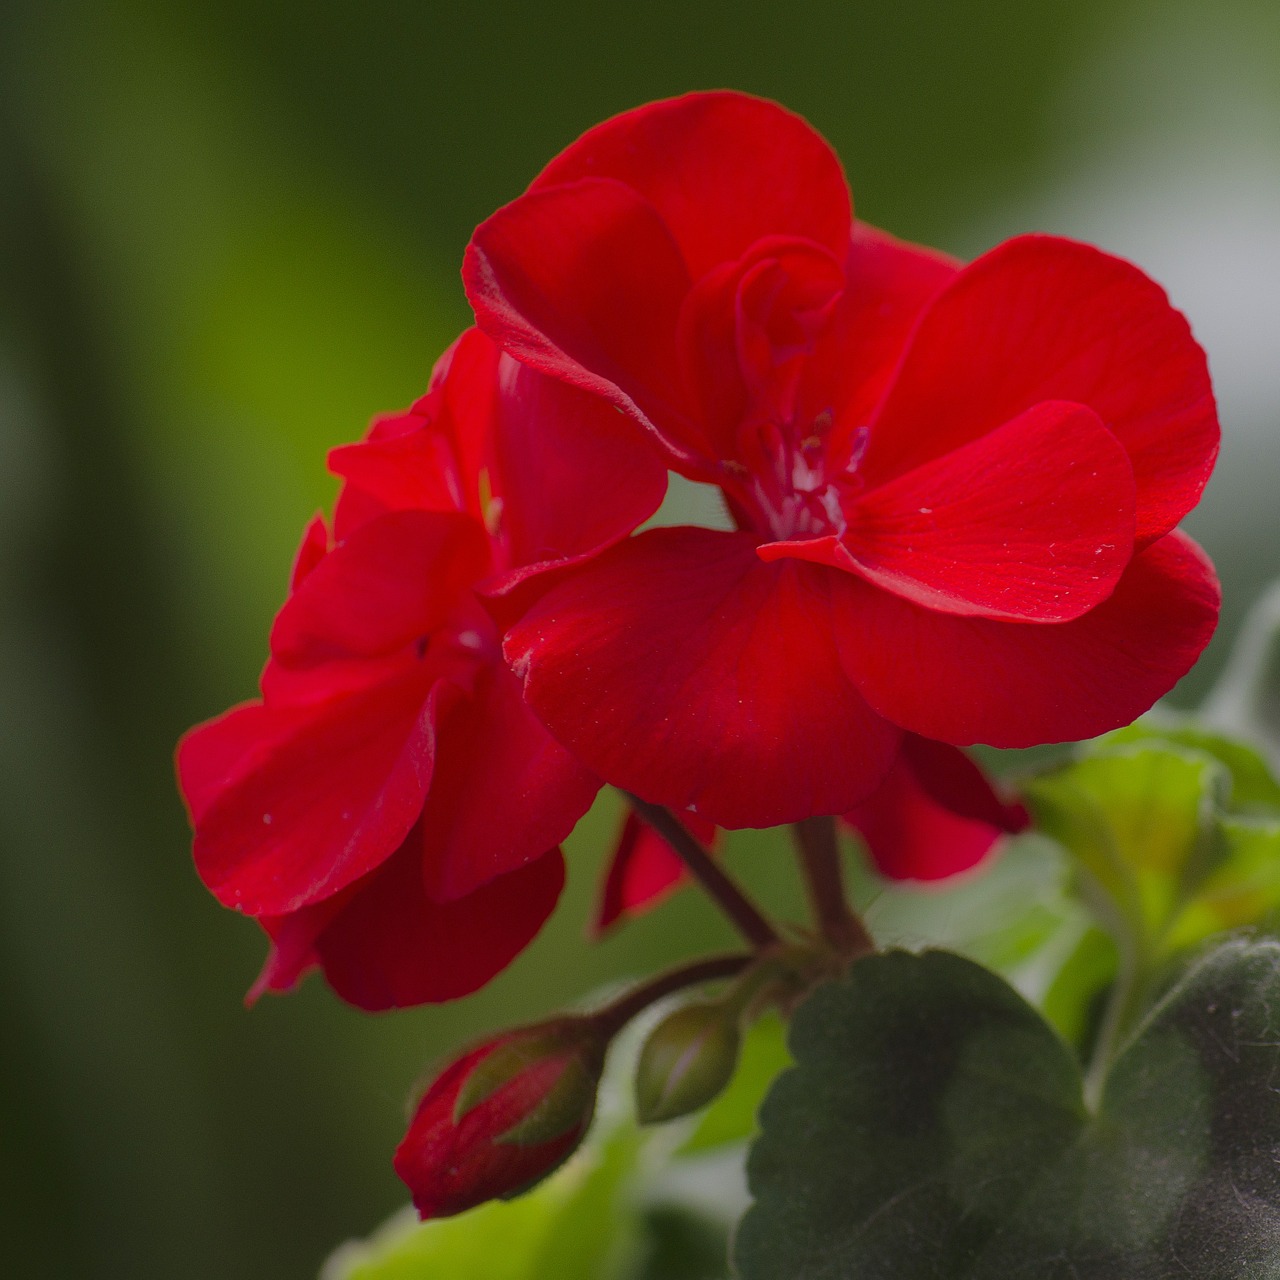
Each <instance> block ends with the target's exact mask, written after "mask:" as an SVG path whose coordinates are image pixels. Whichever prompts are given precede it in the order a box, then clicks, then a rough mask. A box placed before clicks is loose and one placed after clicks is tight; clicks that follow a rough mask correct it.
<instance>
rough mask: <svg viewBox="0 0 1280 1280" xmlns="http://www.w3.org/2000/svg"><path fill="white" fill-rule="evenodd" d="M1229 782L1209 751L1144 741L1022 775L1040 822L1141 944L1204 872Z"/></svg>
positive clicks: (1155, 932) (1166, 919) (1154, 936)
mask: <svg viewBox="0 0 1280 1280" xmlns="http://www.w3.org/2000/svg"><path fill="white" fill-rule="evenodd" d="M1229 787H1230V776H1229V774H1228V773H1227V770H1226V769H1225V768H1224V767H1223V766H1222V765H1221V764H1219V763H1218V762H1217V761H1216V760H1215V759H1213V758H1212V757H1210V756H1207V755H1204V754H1203V753H1201V752H1197V751H1191V750H1188V749H1186V748H1180V747H1174V746H1171V745H1165V744H1163V743H1154V742H1153V743H1136V744H1134V745H1131V746H1120V747H1116V748H1114V749H1112V750H1102V751H1099V752H1098V753H1097V754H1094V755H1089V756H1086V757H1085V758H1083V759H1080V760H1076V761H1074V762H1072V763H1071V764H1068V765H1066V766H1064V767H1063V768H1060V769H1057V770H1055V771H1054V772H1052V773H1049V774H1046V775H1044V776H1043V777H1039V778H1033V779H1031V780H1029V781H1028V782H1027V783H1026V784H1025V791H1024V794H1025V796H1026V799H1027V803H1028V804H1029V806H1030V808H1031V810H1032V812H1033V813H1034V815H1035V819H1036V823H1037V825H1038V827H1039V828H1040V830H1041V831H1043V832H1045V834H1047V835H1049V836H1052V837H1053V838H1054V839H1055V840H1057V841H1059V843H1061V844H1062V845H1064V846H1065V847H1066V848H1067V849H1068V850H1069V851H1070V852H1071V853H1072V854H1074V855H1075V857H1076V859H1077V860H1078V862H1079V863H1080V865H1081V866H1083V867H1084V868H1085V869H1086V871H1088V872H1089V873H1090V875H1091V877H1092V879H1093V881H1094V882H1095V883H1096V884H1097V885H1098V886H1100V887H1101V888H1102V889H1103V890H1105V892H1106V894H1107V896H1108V897H1109V898H1110V900H1111V901H1112V902H1113V903H1114V905H1115V907H1116V908H1117V909H1118V911H1119V912H1120V914H1121V915H1122V916H1123V918H1124V920H1125V921H1126V922H1127V925H1128V928H1129V930H1131V931H1132V933H1133V935H1135V936H1136V937H1137V938H1138V939H1139V941H1140V944H1150V943H1151V942H1154V940H1156V939H1158V938H1159V937H1160V935H1161V934H1162V933H1163V931H1164V930H1165V928H1166V927H1167V925H1168V923H1169V921H1170V919H1171V918H1172V917H1173V915H1174V914H1175V912H1176V911H1178V910H1179V909H1180V907H1181V906H1182V905H1183V903H1184V901H1185V900H1186V898H1187V897H1188V896H1189V892H1190V890H1191V889H1192V888H1193V887H1194V885H1195V884H1196V882H1197V881H1198V879H1199V878H1201V877H1203V875H1204V874H1206V873H1207V871H1208V869H1209V866H1210V864H1211V860H1212V858H1213V855H1214V847H1213V845H1214V839H1215V834H1216V823H1217V818H1218V815H1219V813H1220V811H1221V806H1222V803H1223V801H1224V800H1225V797H1226V796H1227V794H1228V792H1229Z"/></svg>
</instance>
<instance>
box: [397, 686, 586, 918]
mask: <svg viewBox="0 0 1280 1280" xmlns="http://www.w3.org/2000/svg"><path fill="white" fill-rule="evenodd" d="M437 743H438V745H437V748H436V763H435V773H434V775H433V776H432V780H431V789H430V790H429V791H428V793H427V801H426V805H425V807H424V809H423V813H422V821H421V823H420V824H419V826H418V827H417V829H416V831H415V832H414V836H413V839H415V840H417V841H419V852H420V858H421V865H422V867H423V875H424V884H425V886H426V891H427V893H428V895H429V896H430V897H431V898H433V899H435V900H436V901H446V900H450V899H454V898H461V897H462V896H463V895H465V894H469V893H472V892H473V891H475V890H476V889H477V888H478V887H479V886H481V885H483V884H485V883H487V882H488V881H491V880H492V879H493V878H494V877H495V876H500V875H502V874H503V873H504V872H509V871H513V870H514V869H515V868H517V867H520V866H523V865H524V864H525V863H527V862H530V861H532V860H533V859H534V858H537V857H539V856H540V855H541V854H542V853H544V852H545V851H546V850H547V849H549V848H551V847H552V846H553V845H557V844H559V843H560V841H561V840H563V839H564V838H565V837H566V836H567V835H568V834H569V833H570V832H571V831H572V830H573V828H574V826H575V825H576V823H577V821H578V819H579V818H580V817H582V815H583V814H584V813H586V811H587V810H588V809H589V808H590V807H591V802H592V800H594V799H595V795H596V792H597V791H599V789H600V779H599V778H597V777H595V776H593V775H592V774H590V773H588V772H587V770H586V769H584V768H583V767H582V765H580V764H579V763H578V762H577V761H576V760H575V759H574V758H573V757H572V756H571V755H570V754H569V753H568V752H567V751H566V750H565V749H564V748H563V747H562V746H561V745H560V744H559V743H558V742H556V740H555V739H554V738H552V737H551V735H550V734H549V733H548V732H547V731H546V729H544V728H543V727H542V725H541V724H540V723H539V722H538V720H537V719H536V718H535V717H534V715H533V713H532V712H531V711H530V710H529V708H528V707H527V706H525V703H524V699H523V697H522V696H521V693H520V682H519V681H518V680H517V679H516V678H515V677H514V676H513V675H512V674H511V673H510V672H509V671H508V670H507V669H506V668H505V667H503V666H501V665H494V666H491V667H487V668H485V669H483V670H482V672H481V673H480V674H479V676H478V678H477V682H476V685H475V688H474V690H473V692H472V693H471V694H470V695H469V696H463V697H459V698H457V699H456V701H454V702H453V703H452V705H451V706H450V707H449V708H448V709H447V710H445V711H443V714H442V715H441V717H440V721H439V728H438V731H437Z"/></svg>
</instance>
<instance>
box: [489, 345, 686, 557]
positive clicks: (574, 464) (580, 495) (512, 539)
mask: <svg viewBox="0 0 1280 1280" xmlns="http://www.w3.org/2000/svg"><path fill="white" fill-rule="evenodd" d="M498 377H499V388H500V395H499V398H498V411H497V413H496V415H495V422H494V440H493V459H494V464H493V465H494V489H495V491H496V492H497V494H498V495H499V497H500V499H501V502H502V514H501V531H502V537H503V540H504V542H505V543H506V545H507V548H508V554H509V558H510V562H511V564H512V565H529V564H534V563H537V562H539V561H545V560H559V559H564V558H567V557H572V556H577V555H581V554H584V553H585V552H589V551H595V550H597V549H598V548H600V547H602V546H606V545H607V544H609V543H611V542H616V541H617V540H618V539H619V538H623V537H626V535H627V534H629V533H630V532H631V531H632V530H633V529H635V527H636V526H637V525H639V524H642V523H643V522H644V521H645V520H647V519H648V518H649V517H650V516H651V515H653V513H654V512H655V511H656V510H657V509H658V507H659V505H660V504H661V502H662V498H663V495H664V494H665V493H666V491H667V468H666V464H665V463H664V462H663V460H662V457H661V455H660V454H659V452H658V450H657V449H656V448H655V447H654V445H653V442H652V441H651V440H650V439H649V437H648V435H647V434H646V433H644V432H642V431H641V430H640V429H639V428H638V427H636V426H635V424H634V423H632V422H631V421H630V420H629V419H627V418H624V417H623V416H622V415H621V414H619V413H618V411H617V410H616V409H615V408H614V407H613V406H612V405H611V404H610V403H609V402H608V401H607V400H603V399H601V398H600V397H599V396H593V395H589V394H588V393H587V392H585V391H579V390H577V389H576V388H574V387H571V386H568V385H567V384H566V383H563V382H559V381H557V380H556V379H554V378H549V377H546V376H545V375H543V374H540V373H536V372H534V370H532V369H530V368H528V367H526V366H524V365H521V364H519V363H518V362H517V361H515V360H512V359H511V358H510V357H509V356H503V357H502V360H501V363H500V365H499V369H498Z"/></svg>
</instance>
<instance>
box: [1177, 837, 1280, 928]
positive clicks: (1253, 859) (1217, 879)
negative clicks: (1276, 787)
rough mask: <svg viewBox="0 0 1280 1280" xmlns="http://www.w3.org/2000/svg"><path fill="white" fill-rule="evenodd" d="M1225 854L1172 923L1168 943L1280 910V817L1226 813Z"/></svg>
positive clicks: (1244, 922) (1250, 920)
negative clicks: (1261, 817) (1228, 814)
mask: <svg viewBox="0 0 1280 1280" xmlns="http://www.w3.org/2000/svg"><path fill="white" fill-rule="evenodd" d="M1219 831H1220V834H1221V846H1222V854H1221V857H1220V860H1219V862H1218V864H1217V865H1216V866H1215V867H1214V869H1213V870H1212V871H1211V872H1210V873H1209V875H1208V876H1207V877H1206V878H1205V880H1204V881H1203V883H1202V884H1200V886H1199V887H1198V889H1197V891H1196V895H1195V897H1194V898H1193V899H1192V900H1191V901H1190V902H1188V903H1187V905H1186V906H1185V907H1184V908H1183V910H1182V912H1181V914H1180V915H1179V916H1178V918H1177V920H1175V921H1174V923H1173V925H1172V927H1171V928H1170V931H1169V935H1168V938H1167V939H1166V945H1167V946H1168V948H1169V949H1171V950H1172V949H1176V948H1179V947H1185V946H1192V945H1194V944H1195V943H1197V942H1199V941H1201V940H1202V939H1204V938H1207V937H1209V936H1210V935H1211V934H1214V933H1220V932H1222V931H1223V930H1226V929H1234V928H1238V927H1239V926H1240V925H1245V924H1252V923H1254V922H1256V921H1259V920H1264V919H1266V918H1267V917H1269V916H1274V915H1275V914H1276V912H1277V911H1280V820H1277V819H1272V820H1265V819H1256V818H1252V819H1251V818H1224V819H1223V820H1222V822H1221V823H1220V824H1219Z"/></svg>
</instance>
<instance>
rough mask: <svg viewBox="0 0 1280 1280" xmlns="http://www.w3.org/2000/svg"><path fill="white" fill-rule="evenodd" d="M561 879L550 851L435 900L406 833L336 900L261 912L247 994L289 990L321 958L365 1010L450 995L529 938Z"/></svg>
mask: <svg viewBox="0 0 1280 1280" xmlns="http://www.w3.org/2000/svg"><path fill="white" fill-rule="evenodd" d="M563 886H564V859H563V858H562V857H561V856H560V851H559V850H558V849H552V850H551V851H550V852H544V853H543V854H541V855H540V856H539V857H538V858H536V859H535V860H534V861H532V862H530V863H529V864H528V865H527V866H524V867H521V868H520V869H519V870H517V871H513V872H511V873H510V874H508V875H504V876H499V877H498V878H497V879H495V880H492V881H490V882H489V883H488V884H487V885H485V886H484V887H483V888H481V889H478V890H477V891H476V892H475V893H472V894H469V895H467V896H466V897H465V898H459V899H457V901H455V902H448V903H438V902H432V901H431V900H430V899H429V898H427V896H426V895H425V894H424V893H423V890H422V874H421V862H420V860H419V854H418V841H417V840H416V839H415V838H414V837H412V836H411V837H410V839H409V840H407V841H406V842H405V844H404V846H402V848H401V850H400V851H399V852H398V853H396V854H395V855H394V856H393V857H391V858H389V859H388V860H387V861H386V862H385V863H383V864H382V866H381V867H379V868H378V869H377V870H376V871H373V872H372V873H371V874H370V875H368V876H366V877H365V878H364V879H363V880H360V881H359V882H357V883H356V884H355V885H353V886H352V887H351V888H350V889H348V890H346V891H345V892H344V893H342V894H340V895H337V897H336V898H334V899H330V900H328V901H325V902H321V903H318V904H317V905H316V906H314V907H306V908H304V909H303V910H301V911H297V912H294V913H293V914H292V915H288V916H284V917H278V918H271V919H266V920H264V921H263V922H262V923H263V925H264V927H265V928H266V929H267V932H268V933H269V934H271V936H272V943H273V945H272V951H271V955H270V957H269V958H268V960H267V964H266V966H265V967H264V969H263V972H262V975H261V977H260V978H259V979H258V982H257V983H256V984H255V987H254V990H253V992H251V993H250V994H251V996H256V995H258V994H260V993H261V992H262V991H264V990H270V991H287V990H289V989H290V988H291V987H292V986H293V985H294V984H295V983H296V981H297V980H298V978H299V976H301V974H302V973H303V972H304V971H305V970H306V969H307V968H309V967H311V966H312V965H315V964H319V965H320V967H321V968H322V969H323V970H324V976H325V978H326V979H327V980H328V982H329V985H330V986H331V987H332V988H333V989H334V991H336V992H337V993H338V995H340V996H341V997H342V998H343V999H344V1000H346V1001H347V1002H348V1003H350V1004H353V1005H356V1006H357V1007H358V1008H361V1009H368V1010H370V1011H376V1010H381V1009H400V1008H407V1007H409V1006H411V1005H416V1004H439V1003H440V1002H442V1001H445V1000H456V999H457V998H458V997H460V996H465V995H469V994H470V993H471V992H473V991H477V990H479V988H480V987H482V986H484V985H485V983H487V982H488V981H489V980H490V979H491V978H492V977H494V975H495V974H497V973H499V972H501V971H502V970H503V969H505V968H506V967H507V965H509V964H510V963H511V961H512V960H514V959H515V957H516V956H517V955H519V954H520V952H521V951H523V950H524V948H525V947H526V946H528V944H529V943H530V942H531V941H532V940H533V939H534V937H535V936H536V935H537V933H538V931H539V930H540V929H541V928H542V925H543V923H544V922H545V921H546V919H547V917H548V916H549V915H550V914H551V912H552V910H553V909H554V907H555V905H556V901H557V900H558V898H559V896H560V891H561V889H562V888H563Z"/></svg>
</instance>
